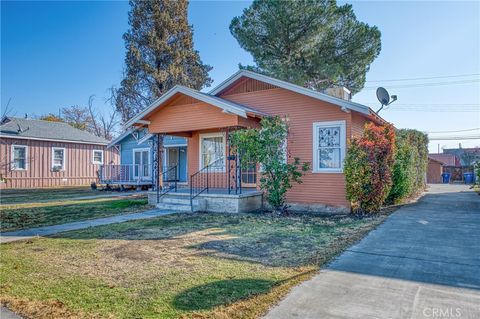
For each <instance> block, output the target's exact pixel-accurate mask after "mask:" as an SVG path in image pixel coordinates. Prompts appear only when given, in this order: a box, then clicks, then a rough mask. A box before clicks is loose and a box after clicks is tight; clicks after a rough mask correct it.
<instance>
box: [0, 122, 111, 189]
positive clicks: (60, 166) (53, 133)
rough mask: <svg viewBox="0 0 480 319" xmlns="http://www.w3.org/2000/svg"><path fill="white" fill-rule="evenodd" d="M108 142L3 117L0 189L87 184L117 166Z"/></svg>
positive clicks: (53, 125)
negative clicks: (103, 170)
mask: <svg viewBox="0 0 480 319" xmlns="http://www.w3.org/2000/svg"><path fill="white" fill-rule="evenodd" d="M107 144H108V141H107V140H106V139H104V138H101V137H98V136H95V135H93V134H90V133H88V132H85V131H82V130H79V129H76V128H74V127H72V126H70V125H68V124H66V123H61V122H49V121H42V120H34V119H29V118H17V117H5V118H3V119H2V120H1V122H0V156H1V157H0V175H1V176H0V179H1V186H2V188H39V187H55V186H74V185H90V184H91V183H92V182H98V170H99V168H100V166H101V165H103V164H116V163H118V158H119V156H118V152H117V151H116V150H115V149H110V150H107V149H106V147H107Z"/></svg>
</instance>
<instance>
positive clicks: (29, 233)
mask: <svg viewBox="0 0 480 319" xmlns="http://www.w3.org/2000/svg"><path fill="white" fill-rule="evenodd" d="M173 213H175V211H172V210H161V209H153V210H147V211H145V212H140V213H132V214H124V215H115V216H111V217H104V218H97V219H89V220H84V221H78V222H73V223H67V224H61V225H53V226H44V227H37V228H30V229H24V230H18V231H13V232H5V233H0V243H2V244H3V243H8V242H12V241H17V240H24V239H31V238H34V237H37V236H48V235H53V234H56V233H61V232H66V231H70V230H78V229H84V228H89V227H95V226H101V225H108V224H116V223H123V222H126V221H130V220H138V219H147V218H154V217H158V216H163V215H168V214H173Z"/></svg>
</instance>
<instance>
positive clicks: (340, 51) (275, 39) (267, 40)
mask: <svg viewBox="0 0 480 319" xmlns="http://www.w3.org/2000/svg"><path fill="white" fill-rule="evenodd" d="M230 32H231V33H232V35H233V36H234V37H235V38H236V39H237V41H238V43H239V44H240V46H241V47H242V48H244V49H245V50H247V51H248V52H250V53H251V54H252V56H253V59H254V61H255V63H256V65H255V66H247V67H246V68H248V69H253V70H256V71H258V72H261V73H265V74H267V75H271V76H274V77H277V78H280V79H283V80H285V81H289V82H293V83H296V84H298V85H302V86H305V87H309V88H312V89H316V90H322V89H325V88H327V87H329V86H332V85H341V86H346V87H347V88H349V89H350V90H351V91H352V93H356V92H358V91H360V90H361V89H362V88H363V86H364V84H365V74H366V73H367V71H368V70H369V68H370V64H371V63H372V62H373V60H374V59H375V58H376V57H377V56H378V55H379V53H380V50H381V41H380V31H379V30H378V28H377V27H376V26H373V27H370V26H369V25H368V24H366V23H363V22H360V21H358V20H357V19H356V17H355V14H354V12H353V9H352V6H351V5H349V4H345V5H342V6H337V4H336V2H335V1H329V0H298V1H276V0H254V1H253V3H252V5H251V6H250V7H248V8H247V9H245V10H244V11H243V14H242V15H241V16H239V17H235V18H234V19H233V20H232V22H231V24H230ZM241 67H243V68H245V67H244V66H241Z"/></svg>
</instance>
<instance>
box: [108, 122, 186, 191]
mask: <svg viewBox="0 0 480 319" xmlns="http://www.w3.org/2000/svg"><path fill="white" fill-rule="evenodd" d="M153 143H154V136H153V135H152V134H149V133H148V131H147V130H146V129H140V130H137V129H131V130H128V131H126V132H124V133H123V134H121V135H120V136H118V137H117V138H116V139H114V140H113V141H112V142H110V144H108V146H107V149H108V148H112V147H115V148H116V149H117V150H118V151H119V153H120V165H105V166H104V167H103V169H102V173H101V178H100V180H101V183H104V184H109V185H115V184H116V185H122V186H126V185H136V186H143V185H147V186H148V185H152V184H153V170H154V165H153V164H154V163H153V158H154V157H153ZM163 144H164V154H165V156H164V157H163V159H164V162H163V167H164V170H165V169H167V168H169V167H173V166H177V179H178V181H179V182H180V183H186V182H187V140H186V139H185V138H183V137H178V136H171V135H167V136H165V138H164V141H163Z"/></svg>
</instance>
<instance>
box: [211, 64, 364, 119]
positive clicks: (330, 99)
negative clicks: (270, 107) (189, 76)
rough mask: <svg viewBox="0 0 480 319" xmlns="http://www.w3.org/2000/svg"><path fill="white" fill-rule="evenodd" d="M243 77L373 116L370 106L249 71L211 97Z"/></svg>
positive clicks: (216, 91)
mask: <svg viewBox="0 0 480 319" xmlns="http://www.w3.org/2000/svg"><path fill="white" fill-rule="evenodd" d="M242 77H247V78H251V79H254V80H258V81H262V82H266V83H269V84H271V85H274V86H276V87H279V88H282V89H285V90H290V91H293V92H296V93H299V94H302V95H306V96H309V97H312V98H314V99H317V100H321V101H324V102H328V103H331V104H334V105H338V106H340V107H341V108H342V109H343V110H353V111H357V112H360V113H363V114H366V115H371V114H372V111H371V110H370V109H369V107H368V106H365V105H362V104H359V103H355V102H352V101H347V100H343V99H340V98H337V97H334V96H331V95H328V94H325V93H321V92H318V91H314V90H312V89H308V88H304V87H302V86H299V85H296V84H293V83H289V82H285V81H282V80H278V79H275V78H272V77H269V76H266V75H263V74H259V73H255V72H252V71H248V70H240V71H238V72H236V73H235V74H233V75H232V76H230V77H229V78H228V79H226V80H225V81H223V82H222V83H220V84H219V85H218V86H217V87H216V88H214V89H213V90H211V91H210V92H209V94H211V95H218V94H220V93H221V92H222V91H223V90H225V89H226V88H228V87H229V86H230V85H232V84H233V83H235V82H236V81H237V80H239V79H241V78H242Z"/></svg>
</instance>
